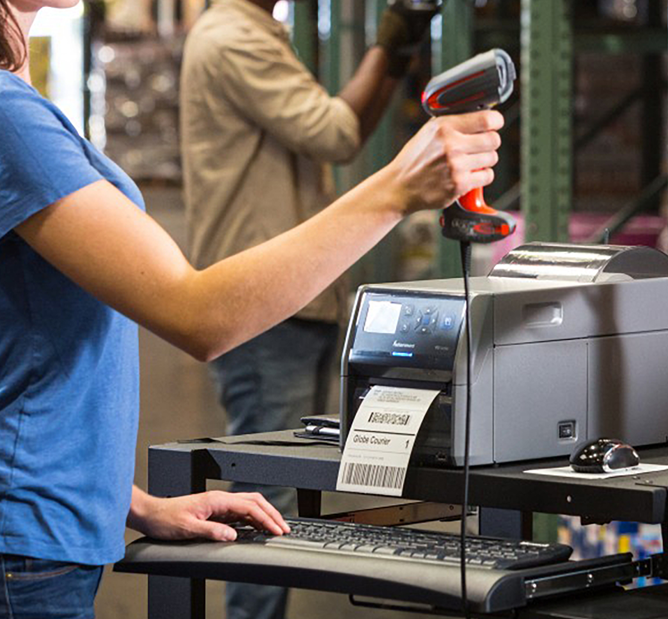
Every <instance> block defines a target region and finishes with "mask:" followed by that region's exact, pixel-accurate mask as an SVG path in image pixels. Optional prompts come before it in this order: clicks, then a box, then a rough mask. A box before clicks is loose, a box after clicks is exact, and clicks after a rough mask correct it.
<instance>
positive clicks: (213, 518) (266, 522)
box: [127, 486, 290, 541]
mask: <svg viewBox="0 0 668 619" xmlns="http://www.w3.org/2000/svg"><path fill="white" fill-rule="evenodd" d="M230 522H243V523H245V524H249V525H251V526H253V527H255V528H256V529H259V530H262V531H269V532H270V533H272V534H273V535H283V534H284V533H289V532H290V528H289V527H288V525H287V524H286V522H285V520H283V517H282V516H281V514H280V513H279V512H278V510H276V508H275V507H273V506H272V505H271V504H270V503H269V501H267V500H266V499H265V498H264V497H263V496H262V495H261V494H259V493H257V492H248V493H247V492H237V493H234V492H223V491H220V490H212V491H209V492H202V493H200V494H190V495H186V496H179V497H173V498H167V499H164V498H159V497H154V496H151V495H149V494H147V493H146V492H144V491H143V490H140V489H139V488H137V487H136V486H135V487H133V490H132V505H131V507H130V513H129V514H128V520H127V524H128V526H129V527H130V528H131V529H134V530H136V531H139V532H140V533H143V534H144V535H147V536H149V537H153V538H155V539H165V540H178V539H193V538H198V537H201V538H206V539H211V540H216V541H233V540H235V539H236V537H237V533H236V531H235V530H234V528H233V527H231V526H229V525H228V524H226V523H230Z"/></svg>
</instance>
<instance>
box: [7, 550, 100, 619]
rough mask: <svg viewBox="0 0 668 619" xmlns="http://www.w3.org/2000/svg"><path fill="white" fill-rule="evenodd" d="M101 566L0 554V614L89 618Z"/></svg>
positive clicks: (18, 618)
mask: <svg viewBox="0 0 668 619" xmlns="http://www.w3.org/2000/svg"><path fill="white" fill-rule="evenodd" d="M102 569H103V568H102V567H101V566H89V565H75V564H72V563H62V562H60V561H46V560H44V559H31V558H29V557H18V556H15V555H0V577H1V578H2V589H1V590H0V618H2V619H93V617H95V611H94V607H93V603H94V601H95V594H96V593H97V589H98V587H99V585H100V579H101V578H102Z"/></svg>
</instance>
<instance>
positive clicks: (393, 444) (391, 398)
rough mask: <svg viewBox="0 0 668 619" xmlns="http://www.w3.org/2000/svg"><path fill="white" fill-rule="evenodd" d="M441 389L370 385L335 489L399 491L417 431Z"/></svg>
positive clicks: (347, 443) (379, 491)
mask: <svg viewBox="0 0 668 619" xmlns="http://www.w3.org/2000/svg"><path fill="white" fill-rule="evenodd" d="M438 393H439V392H438V391H437V390H431V389H400V388H397V387H372V388H371V389H370V391H369V393H368V394H367V396H366V397H365V398H364V401H363V402H362V404H361V406H360V407H359V409H358V411H357V414H356V415H355V419H353V424H352V427H351V428H350V432H349V434H348V437H347V439H346V444H345V447H344V450H343V456H342V457H341V466H340V468H339V477H338V480H337V482H336V489H337V490H339V491H342V492H361V493H366V494H383V495H388V496H401V494H402V492H403V487H404V480H405V478H406V471H407V470H408V462H409V460H410V457H411V453H412V452H413V445H414V444H415V437H416V436H417V433H418V431H419V430H420V426H421V425H422V421H423V420H424V417H425V415H426V414H427V410H429V407H430V406H431V404H432V402H433V401H434V399H435V398H436V396H437V395H438Z"/></svg>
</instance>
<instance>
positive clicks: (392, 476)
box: [343, 462, 406, 489]
mask: <svg viewBox="0 0 668 619" xmlns="http://www.w3.org/2000/svg"><path fill="white" fill-rule="evenodd" d="M405 475H406V468H405V467H402V466H382V465H379V464H360V463H359V462H348V463H346V465H345V468H344V470H343V483H344V484H351V485H355V486H371V487H374V488H395V489H397V488H402V486H403V484H404V476H405Z"/></svg>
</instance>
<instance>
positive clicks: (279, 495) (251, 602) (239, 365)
mask: <svg viewBox="0 0 668 619" xmlns="http://www.w3.org/2000/svg"><path fill="white" fill-rule="evenodd" d="M338 335H339V329H338V326H337V325H335V324H331V323H325V322H316V321H309V320H300V319H297V318H291V319H289V320H287V321H285V322H283V323H281V324H279V325H278V326H276V327H274V328H273V329H271V330H269V331H267V332H266V333H263V334H262V335H259V336H258V337H256V338H255V339H253V340H251V341H249V342H247V343H246V344H243V345H242V346H239V347H238V348H236V349H235V350H232V351H231V352H229V353H227V354H225V355H223V356H222V357H219V358H218V359H216V360H215V361H214V362H213V363H212V365H211V368H212V370H213V373H214V375H215V377H216V379H217V382H218V387H219V393H220V402H221V404H222V406H223V407H224V408H225V410H226V411H227V420H228V425H227V428H228V434H232V435H234V434H253V433H256V432H271V431H274V430H285V429H290V428H299V427H301V425H302V424H301V422H300V418H301V417H303V416H304V415H313V414H323V413H326V412H328V411H327V410H326V406H327V396H328V387H329V383H330V381H331V372H332V369H333V364H334V361H335V360H336V358H337V356H338V355H337V342H338ZM232 490H233V491H235V492H262V494H263V495H264V496H265V497H266V498H267V499H268V500H269V501H270V502H271V503H272V504H273V505H274V506H275V507H276V508H277V509H278V510H279V511H280V512H281V513H283V514H290V513H292V514H295V513H296V494H295V491H294V489H288V488H278V487H275V486H257V485H251V484H239V483H236V484H233V486H232ZM286 604H287V589H284V588H282V587H269V586H259V585H248V584H243V583H227V585H226V605H227V619H282V618H283V617H284V615H285V607H286Z"/></svg>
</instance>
